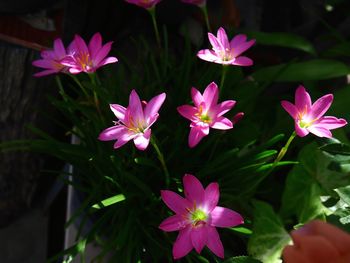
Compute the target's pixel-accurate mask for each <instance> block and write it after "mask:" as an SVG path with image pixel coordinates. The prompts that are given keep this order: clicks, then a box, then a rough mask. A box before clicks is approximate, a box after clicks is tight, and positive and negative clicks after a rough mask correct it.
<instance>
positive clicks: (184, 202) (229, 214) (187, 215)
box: [159, 174, 243, 259]
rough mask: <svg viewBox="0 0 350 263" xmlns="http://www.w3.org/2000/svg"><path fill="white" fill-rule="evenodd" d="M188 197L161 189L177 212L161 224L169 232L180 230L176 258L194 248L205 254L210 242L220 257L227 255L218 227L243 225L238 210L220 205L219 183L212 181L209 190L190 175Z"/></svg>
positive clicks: (186, 185)
mask: <svg viewBox="0 0 350 263" xmlns="http://www.w3.org/2000/svg"><path fill="white" fill-rule="evenodd" d="M183 185H184V192H185V198H183V197H181V196H180V195H178V194H177V193H174V192H172V191H168V190H163V191H161V197H162V199H163V201H164V203H165V204H166V205H167V206H168V207H169V208H170V209H171V210H172V211H174V212H175V215H173V216H170V217H168V218H167V219H165V220H164V221H163V222H162V223H161V224H160V226H159V228H160V229H162V230H163V231H166V232H172V231H180V232H179V235H178V236H177V239H176V241H175V243H174V246H173V257H174V259H179V258H181V257H184V256H186V255H187V254H188V253H189V252H190V251H191V250H192V248H194V249H195V250H196V252H197V253H201V251H202V249H203V248H204V246H205V245H206V246H207V247H208V248H209V249H210V250H211V251H212V252H213V253H214V254H215V255H217V256H218V257H221V258H223V257H224V247H223V245H222V243H221V240H220V237H219V234H218V232H217V230H216V227H234V226H237V225H240V224H243V218H242V216H241V215H240V214H238V213H237V212H235V211H233V210H231V209H228V208H225V207H221V206H217V204H218V201H219V195H220V193H219V185H218V183H211V184H209V185H208V186H207V187H206V188H205V189H204V188H203V186H202V184H201V182H200V181H199V180H198V179H197V178H196V177H194V176H193V175H190V174H185V176H184V177H183Z"/></svg>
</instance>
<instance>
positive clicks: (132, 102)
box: [128, 90, 144, 126]
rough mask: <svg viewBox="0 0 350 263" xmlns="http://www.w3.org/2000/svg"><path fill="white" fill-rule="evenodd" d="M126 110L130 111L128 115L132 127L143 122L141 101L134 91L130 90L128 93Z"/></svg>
mask: <svg viewBox="0 0 350 263" xmlns="http://www.w3.org/2000/svg"><path fill="white" fill-rule="evenodd" d="M128 109H130V115H131V117H132V119H133V124H132V125H133V126H134V125H136V123H138V122H139V121H143V120H144V116H143V109H142V104H141V100H140V97H139V95H137V93H136V91H135V90H132V91H131V93H130V97H129V106H128Z"/></svg>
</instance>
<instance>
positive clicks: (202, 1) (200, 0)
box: [181, 0, 207, 7]
mask: <svg viewBox="0 0 350 263" xmlns="http://www.w3.org/2000/svg"><path fill="white" fill-rule="evenodd" d="M181 1H182V2H184V3H187V4H192V5H198V6H200V7H202V6H205V5H206V3H207V1H206V0H181Z"/></svg>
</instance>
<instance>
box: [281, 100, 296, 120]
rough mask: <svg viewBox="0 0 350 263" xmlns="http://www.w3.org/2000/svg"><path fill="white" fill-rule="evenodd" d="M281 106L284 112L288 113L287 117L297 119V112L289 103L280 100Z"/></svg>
mask: <svg viewBox="0 0 350 263" xmlns="http://www.w3.org/2000/svg"><path fill="white" fill-rule="evenodd" d="M281 105H282V107H283V109H285V110H286V112H288V113H289V115H290V116H292V117H293V119H296V118H297V117H298V110H297V108H296V107H295V106H294V104H292V103H290V102H289V101H286V100H282V101H281Z"/></svg>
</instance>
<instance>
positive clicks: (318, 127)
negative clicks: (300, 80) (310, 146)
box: [281, 86, 347, 138]
mask: <svg viewBox="0 0 350 263" xmlns="http://www.w3.org/2000/svg"><path fill="white" fill-rule="evenodd" d="M332 101H333V95H332V94H327V95H324V96H323V97H321V98H319V99H318V100H316V101H315V102H314V103H313V104H312V102H311V97H310V95H309V93H308V92H307V91H306V90H305V88H304V87H303V86H299V87H298V88H297V90H296V92H295V104H292V103H290V102H289V101H285V100H284V101H282V102H281V104H282V107H283V108H284V109H285V110H286V111H287V112H288V113H289V115H290V116H292V117H293V119H294V121H295V131H296V134H297V135H299V136H300V137H304V136H306V135H308V134H309V132H311V133H313V134H315V135H316V136H318V137H326V138H332V133H331V132H330V130H332V129H336V128H339V127H343V126H344V125H346V124H347V122H346V120H344V119H338V118H336V117H333V116H323V115H324V114H325V113H326V111H327V110H328V109H329V107H330V106H331V104H332Z"/></svg>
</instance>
